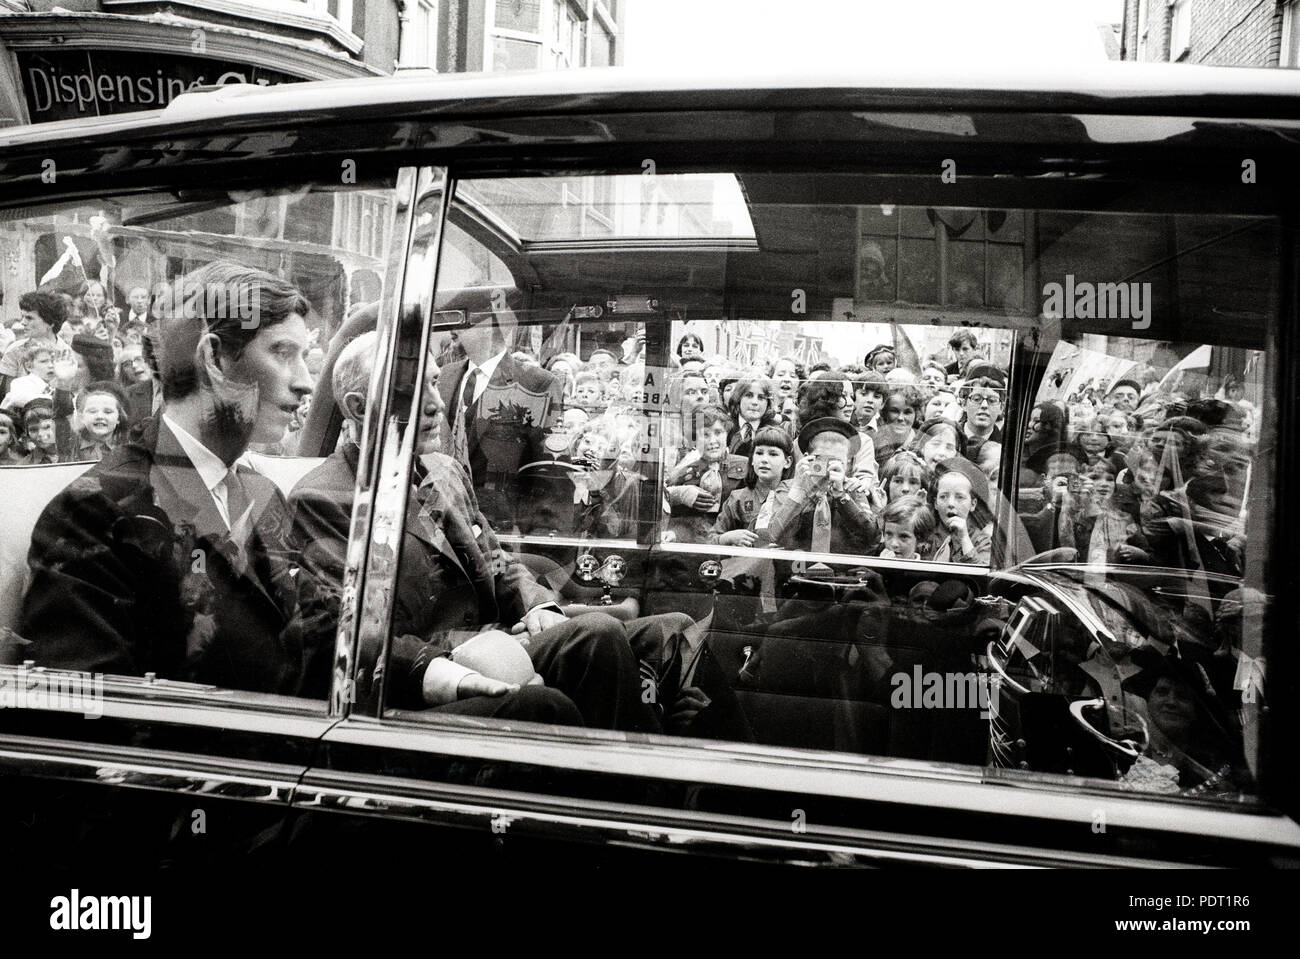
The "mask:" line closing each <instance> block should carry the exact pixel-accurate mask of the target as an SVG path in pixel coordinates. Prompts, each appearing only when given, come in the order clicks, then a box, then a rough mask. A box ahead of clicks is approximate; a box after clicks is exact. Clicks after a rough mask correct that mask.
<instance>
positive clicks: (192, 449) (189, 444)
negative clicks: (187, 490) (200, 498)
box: [162, 413, 229, 498]
mask: <svg viewBox="0 0 1300 959" xmlns="http://www.w3.org/2000/svg"><path fill="white" fill-rule="evenodd" d="M162 421H163V422H164V423H166V424H167V428H168V429H169V430H171V431H172V433H174V434H175V436H176V441H177V442H178V443H180V444H181V449H183V450H184V451H185V455H186V456H188V457H189V458H190V462H191V463H193V464H194V468H195V469H196V470H197V471H198V474H199V478H200V479H201V480H203V485H204V486H206V487H207V488H208V492H209V493H213V495H214V498H215V490H216V488H217V486H218V485H219V484H220V483H221V482H222V481H223V480H225V478H226V473H227V472H229V470H228V469H227V467H226V464H225V463H223V462H222V461H221V457H220V456H218V455H217V454H216V453H214V452H212V451H211V450H210V449H208V448H207V447H206V446H204V445H203V444H202V443H200V442H199V441H198V440H197V439H195V438H194V437H193V436H191V435H190V434H189V433H187V432H186V431H185V429H184V428H183V427H182V426H181V425H180V424H179V423H177V422H176V421H175V420H174V419H172V418H171V417H170V416H168V415H167V414H166V413H163V415H162Z"/></svg>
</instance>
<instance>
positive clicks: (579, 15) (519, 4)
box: [486, 0, 587, 70]
mask: <svg viewBox="0 0 1300 959" xmlns="http://www.w3.org/2000/svg"><path fill="white" fill-rule="evenodd" d="M489 9H491V10H492V16H493V19H492V24H491V26H490V27H489V29H488V31H487V38H488V43H487V51H486V53H487V68H488V69H490V70H536V69H538V68H539V67H551V68H555V69H563V68H566V67H581V66H586V65H587V56H586V46H587V8H586V6H585V5H583V4H575V3H572V2H570V0H496V2H495V4H493V5H492V6H491V7H490V8H489Z"/></svg>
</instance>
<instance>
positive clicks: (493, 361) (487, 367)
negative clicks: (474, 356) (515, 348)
mask: <svg viewBox="0 0 1300 959" xmlns="http://www.w3.org/2000/svg"><path fill="white" fill-rule="evenodd" d="M505 355H506V351H505V350H502V351H501V352H500V353H498V354H497V355H496V356H493V357H491V358H490V359H488V360H486V361H485V362H483V363H481V364H480V363H475V362H474V361H473V360H470V364H469V368H470V369H471V370H474V369H477V370H479V371H481V372H482V373H483V380H482V382H483V383H484V384H486V383H487V381H488V380H490V379H492V374H493V373H495V372H496V371H497V367H498V366H500V365H501V361H502V359H504V358H505Z"/></svg>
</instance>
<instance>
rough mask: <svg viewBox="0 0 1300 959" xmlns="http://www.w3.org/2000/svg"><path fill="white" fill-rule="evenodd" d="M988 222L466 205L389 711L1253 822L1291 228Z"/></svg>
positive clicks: (634, 186)
mask: <svg viewBox="0 0 1300 959" xmlns="http://www.w3.org/2000/svg"><path fill="white" fill-rule="evenodd" d="M1007 195H1008V194H1007V193H1006V192H1005V191H1004V192H1002V193H1001V194H1000V196H1001V197H1002V198H1003V201H1004V202H1003V204H1002V205H999V206H998V207H997V208H946V207H939V206H920V205H905V204H896V203H892V202H887V201H888V193H887V190H886V188H885V187H883V186H882V185H881V183H880V182H879V181H876V180H873V179H872V178H871V177H869V176H857V175H854V174H847V173H846V174H829V173H827V174H808V175H799V176H795V175H793V174H790V175H786V174H783V173H779V172H770V171H761V172H748V171H745V170H738V171H719V170H714V171H705V172H700V173H691V174H678V175H674V176H659V177H656V176H653V175H650V176H632V175H617V174H608V175H594V174H585V175H576V174H575V175H568V174H562V175H556V176H550V177H534V178H500V179H466V180H462V181H460V182H459V183H457V184H456V187H455V193H454V196H453V200H452V203H451V206H450V214H449V224H454V225H456V227H457V228H456V229H451V228H450V227H449V230H448V232H447V237H446V241H445V244H444V248H445V249H446V250H449V251H451V252H450V254H448V253H445V254H444V258H443V262H444V263H446V264H448V269H446V270H444V271H442V272H440V273H439V277H438V283H437V290H436V296H435V300H436V306H437V310H438V312H437V313H436V314H435V332H434V333H433V335H432V349H433V350H434V351H435V353H436V355H437V362H436V363H434V364H431V365H430V369H431V371H432V370H433V369H434V368H435V367H436V368H437V373H436V376H437V381H436V383H437V391H438V393H439V396H440V401H439V402H438V403H436V404H435V405H436V406H437V407H438V415H436V416H432V417H430V424H431V426H430V431H429V437H430V444H429V446H428V455H426V456H421V457H419V458H418V459H419V460H420V461H421V465H420V466H418V467H417V468H416V472H415V475H414V476H413V477H412V500H411V508H412V509H413V510H414V511H415V514H416V517H415V522H414V524H413V526H412V527H411V528H410V529H408V535H407V536H406V537H405V539H404V540H403V547H402V548H403V550H404V553H403V560H402V564H401V566H400V569H401V576H400V578H399V582H398V584H397V589H398V591H399V594H400V595H399V598H398V600H397V605H398V606H399V607H401V608H402V612H401V614H400V615H401V623H400V625H399V624H395V628H394V632H395V633H398V634H401V635H402V636H403V637H404V640H405V641H407V642H409V643H410V644H411V645H410V647H409V648H410V650H412V652H411V656H410V657H409V658H408V659H406V660H403V664H404V666H409V667H410V669H411V670H412V671H410V672H408V673H406V674H405V675H406V680H407V681H406V683H405V685H404V687H403V691H402V692H401V694H398V693H397V692H396V691H394V692H393V693H392V694H391V695H390V696H389V700H388V704H389V706H392V707H397V708H400V709H402V710H404V711H409V710H426V709H428V708H429V707H433V709H432V710H430V711H428V712H423V713H422V715H425V716H427V717H430V718H436V717H437V716H438V715H439V714H440V713H446V712H453V713H454V712H471V713H475V714H477V715H488V716H496V717H499V718H512V719H540V720H542V721H547V722H553V723H559V724H561V725H564V724H571V725H585V726H593V727H602V728H605V729H610V730H616V731H620V732H622V733H632V732H637V733H644V732H649V733H651V734H661V735H667V736H670V737H674V738H678V739H680V738H682V737H686V738H688V739H690V738H696V739H715V740H717V739H720V740H729V741H741V742H750V743H758V744H763V745H769V746H797V747H803V748H814V749H822V750H832V751H846V752H855V753H865V754H872V755H882V756H890V757H897V758H903V759H909V760H924V761H943V762H955V763H960V764H965V765H969V766H986V767H995V768H998V769H1002V770H1005V771H1006V773H1005V774H1006V775H1012V776H1024V777H1028V778H1033V777H1034V776H1038V775H1051V774H1065V775H1085V776H1088V777H1093V778H1095V779H1097V780H1099V781H1102V782H1108V783H1111V784H1113V785H1115V786H1117V788H1122V789H1126V790H1133V791H1138V792H1147V793H1151V794H1162V793H1168V794H1175V793H1181V794H1183V795H1195V796H1201V797H1209V798H1214V799H1220V800H1221V799H1233V800H1238V799H1245V798H1249V797H1250V796H1251V795H1252V794H1253V793H1254V791H1255V786H1254V770H1255V759H1256V757H1255V755H1254V752H1253V750H1254V743H1255V742H1257V740H1256V739H1255V729H1256V724H1257V722H1258V714H1257V711H1256V710H1257V703H1258V696H1259V695H1260V691H1261V690H1262V683H1263V679H1262V676H1263V674H1262V664H1260V663H1259V662H1258V657H1259V655H1260V652H1261V649H1262V646H1261V637H1260V633H1259V622H1260V616H1261V614H1262V611H1263V608H1264V607H1265V605H1266V604H1267V598H1266V593H1265V590H1264V579H1263V571H1262V568H1261V564H1262V562H1263V557H1264V556H1265V555H1266V550H1267V545H1268V544H1267V541H1266V534H1265V530H1266V527H1267V523H1268V521H1269V502H1270V501H1269V490H1270V489H1271V477H1272V475H1273V473H1272V470H1273V463H1272V455H1273V453H1272V450H1273V445H1272V442H1271V433H1270V430H1271V429H1272V428H1273V427H1272V424H1271V419H1270V414H1269V412H1268V409H1267V404H1266V403H1265V402H1264V396H1265V393H1266V390H1267V388H1268V387H1267V384H1269V383H1270V382H1272V378H1273V377H1274V376H1275V373H1276V370H1275V369H1274V368H1273V367H1272V366H1271V365H1270V360H1269V352H1268V351H1269V348H1270V345H1271V344H1272V343H1273V337H1274V336H1275V329H1276V312H1277V284H1278V274H1277V265H1276V259H1275V251H1276V249H1277V246H1276V244H1277V229H1278V228H1277V224H1276V223H1275V222H1274V221H1272V220H1269V219H1267V218H1263V219H1260V218H1245V217H1233V216H1227V215H1208V214H1207V215H1191V214H1167V215H1166V214H1160V215H1156V214H1152V213H1148V212H1131V213H1129V212H1120V211H1116V210H1111V211H1107V212H1097V213H1079V212H1075V211H1073V210H1071V209H1068V208H1063V209H1053V208H1051V207H1050V206H1048V207H1046V208H1045V207H1044V206H1042V205H1041V200H1040V201H1038V202H1037V203H1036V204H1035V206H1034V208H1033V209H1016V208H1007V207H1006V206H1005V198H1006V197H1007ZM592 197H600V198H602V204H601V207H600V209H599V210H597V209H595V208H594V207H591V204H592V200H591V198H592ZM818 197H835V198H836V200H835V201H834V202H830V201H826V202H820V201H818V200H816V198H818ZM584 198H586V199H584ZM589 214H590V215H589ZM1118 236H1122V237H1125V238H1127V239H1126V242H1125V243H1124V244H1117V243H1115V242H1114V238H1115V237H1118ZM1210 248H1213V249H1214V250H1215V251H1216V252H1215V255H1214V256H1208V255H1206V251H1207V250H1208V249H1210ZM1171 250H1173V251H1185V252H1183V253H1175V254H1174V255H1172V257H1171V255H1170V251H1171ZM1153 263H1159V264H1162V266H1163V268H1162V269H1161V270H1160V271H1155V268H1154V267H1153V266H1152V264H1153ZM1226 264H1232V269H1227V268H1226ZM1157 272H1158V275H1155V274H1156V273H1157ZM1227 316H1231V317H1232V318H1233V319H1234V322H1233V323H1231V324H1225V323H1223V322H1222V320H1221V318H1222V317H1227ZM629 382H630V384H631V386H632V388H631V389H629ZM429 388H430V384H426V390H427V389H429ZM485 411H489V412H485ZM548 537H550V539H551V542H550V543H547V542H546V540H547V538H548ZM574 540H576V542H575V541H574ZM597 650H598V651H599V652H597ZM434 674H437V676H438V679H437V680H436V681H434V680H430V679H428V678H427V677H429V676H433V675H434ZM420 683H423V688H421V686H420ZM516 687H518V689H517V690H516ZM485 693H491V694H494V695H484V694H485ZM501 693H504V694H505V695H496V694H501ZM406 714H408V713H406V712H404V715H406ZM409 715H416V713H414V712H411V713H409Z"/></svg>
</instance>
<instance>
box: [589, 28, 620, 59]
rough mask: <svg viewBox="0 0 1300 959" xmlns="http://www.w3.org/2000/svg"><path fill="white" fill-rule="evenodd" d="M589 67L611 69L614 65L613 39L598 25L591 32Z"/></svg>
mask: <svg viewBox="0 0 1300 959" xmlns="http://www.w3.org/2000/svg"><path fill="white" fill-rule="evenodd" d="M589 65H590V66H593V67H612V66H613V65H614V37H613V35H612V34H611V33H610V32H609V31H608V30H606V29H605V28H604V27H603V26H600V25H599V24H597V25H596V28H595V29H594V30H593V31H592V32H591V56H590V58H589Z"/></svg>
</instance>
